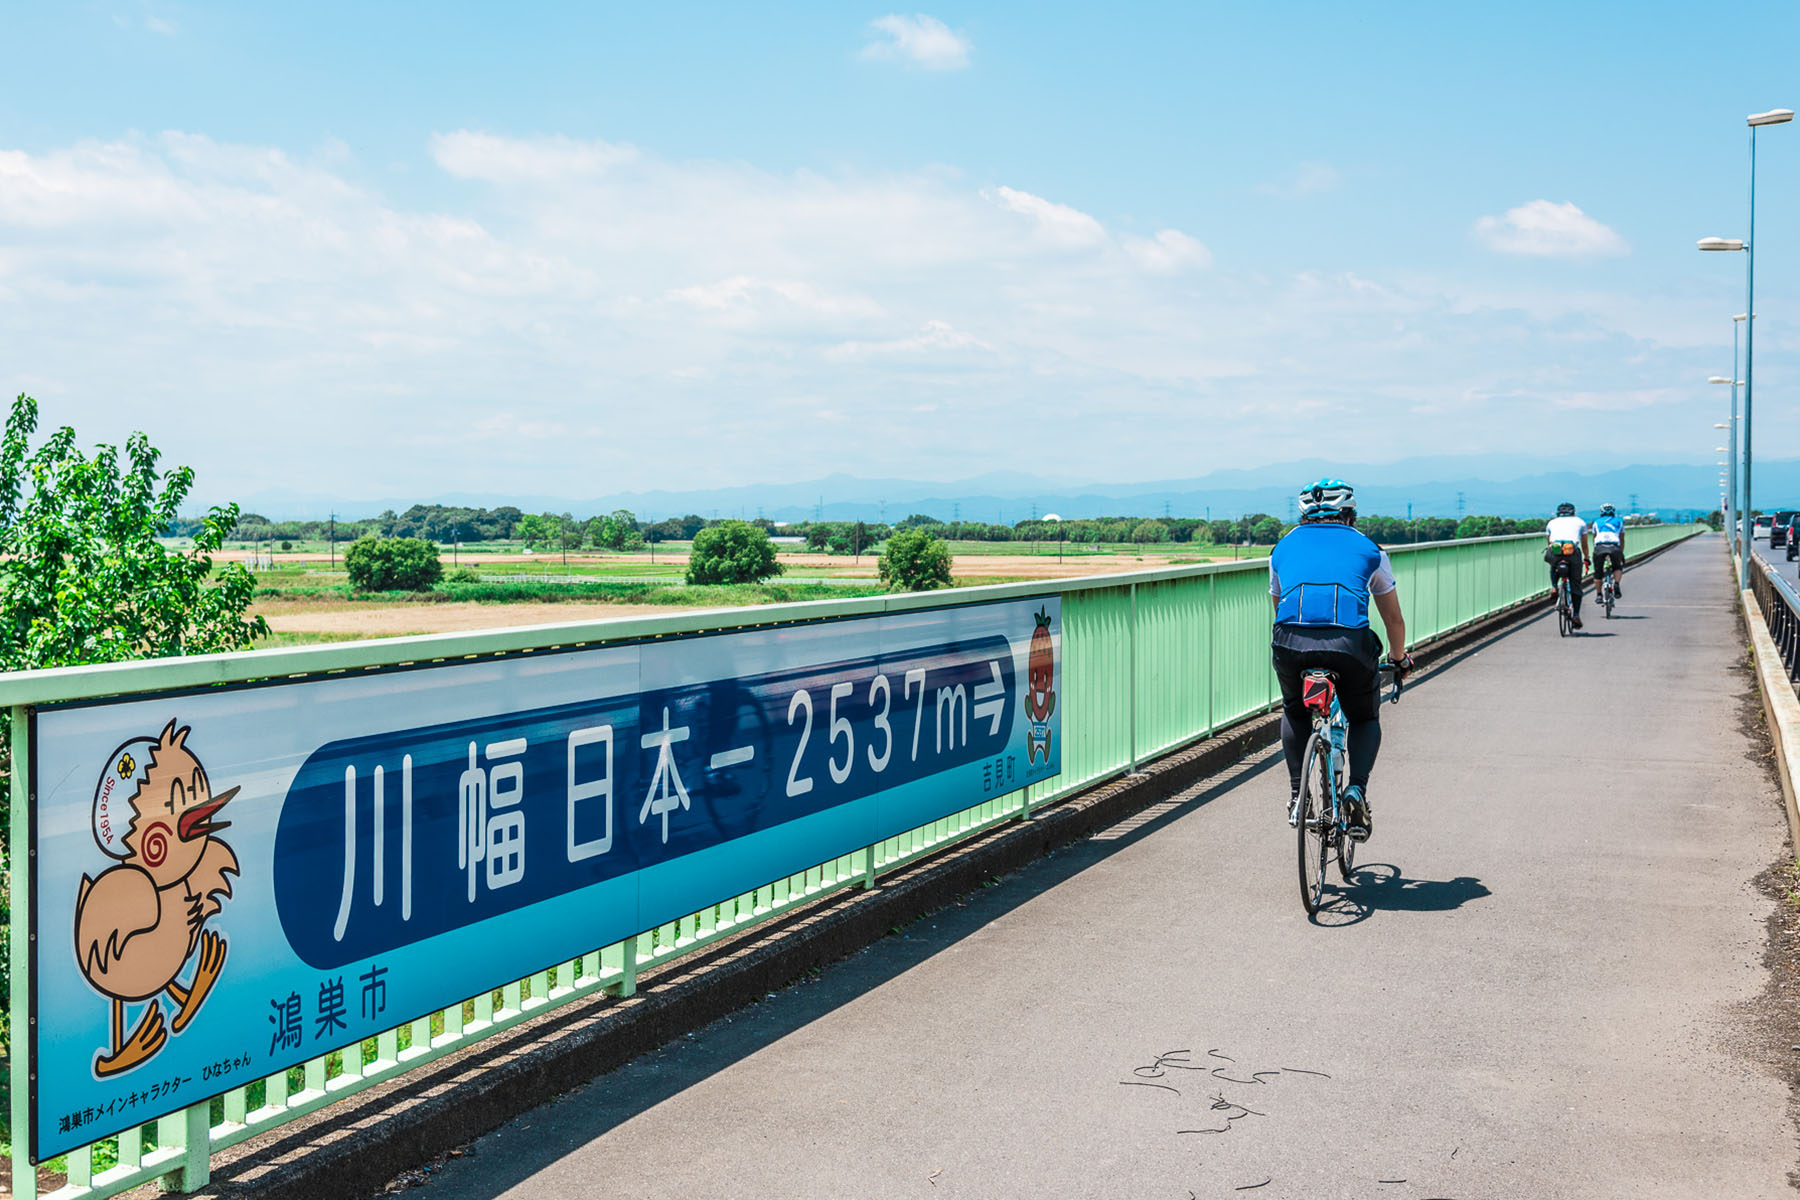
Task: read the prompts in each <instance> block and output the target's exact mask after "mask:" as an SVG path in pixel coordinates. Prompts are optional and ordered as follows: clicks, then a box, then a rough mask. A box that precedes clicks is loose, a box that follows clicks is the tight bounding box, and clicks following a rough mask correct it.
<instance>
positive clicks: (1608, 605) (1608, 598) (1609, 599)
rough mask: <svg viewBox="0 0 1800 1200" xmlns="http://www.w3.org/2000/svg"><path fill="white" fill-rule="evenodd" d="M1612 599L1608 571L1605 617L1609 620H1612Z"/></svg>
mask: <svg viewBox="0 0 1800 1200" xmlns="http://www.w3.org/2000/svg"><path fill="white" fill-rule="evenodd" d="M1613 599H1614V597H1613V583H1612V574H1611V572H1608V573H1607V576H1606V619H1607V620H1609V621H1610V620H1612V606H1613Z"/></svg>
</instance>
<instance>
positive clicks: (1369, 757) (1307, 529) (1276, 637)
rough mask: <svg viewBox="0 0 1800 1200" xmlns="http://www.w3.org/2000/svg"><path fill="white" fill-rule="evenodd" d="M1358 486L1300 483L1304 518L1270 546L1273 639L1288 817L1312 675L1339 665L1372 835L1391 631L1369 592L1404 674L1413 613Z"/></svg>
mask: <svg viewBox="0 0 1800 1200" xmlns="http://www.w3.org/2000/svg"><path fill="white" fill-rule="evenodd" d="M1355 525H1356V493H1355V491H1354V490H1353V489H1352V488H1351V486H1350V485H1349V484H1347V483H1345V482H1344V481H1343V480H1341V479H1321V480H1319V481H1318V482H1317V483H1314V484H1312V485H1310V486H1309V487H1306V488H1305V489H1303V490H1302V491H1301V492H1300V524H1298V525H1296V526H1295V527H1294V528H1293V529H1291V530H1289V531H1288V533H1287V536H1285V537H1283V538H1282V539H1281V541H1280V542H1278V543H1276V546H1275V549H1274V551H1273V552H1272V553H1271V554H1270V555H1269V598H1270V599H1271V600H1272V601H1273V602H1274V604H1275V629H1274V633H1273V635H1272V637H1271V639H1270V648H1271V653H1272V654H1273V656H1274V659H1275V678H1276V679H1277V680H1278V681H1279V682H1280V684H1281V749H1282V751H1283V753H1284V754H1285V755H1286V756H1287V768H1288V786H1289V797H1288V824H1289V825H1293V824H1296V823H1297V821H1298V819H1299V818H1298V812H1299V800H1300V767H1301V761H1300V760H1301V757H1302V756H1303V755H1304V754H1305V753H1306V739H1307V735H1308V733H1310V731H1311V729H1312V722H1311V720H1310V719H1309V718H1308V716H1307V712H1306V704H1305V702H1304V701H1303V700H1302V698H1301V685H1302V678H1303V676H1304V675H1305V673H1306V671H1307V670H1308V669H1312V668H1316V669H1323V670H1327V671H1332V672H1335V673H1336V675H1337V694H1338V704H1339V705H1340V706H1341V707H1342V709H1343V712H1344V718H1345V720H1346V722H1347V723H1348V724H1349V743H1348V747H1349V751H1350V785H1349V787H1348V788H1346V789H1345V791H1344V800H1345V802H1346V804H1347V806H1348V808H1349V812H1350V817H1349V822H1350V823H1349V833H1350V836H1351V837H1353V838H1355V839H1356V840H1357V841H1362V840H1364V839H1366V838H1367V837H1368V836H1369V833H1370V831H1371V829H1372V828H1373V820H1374V814H1373V813H1372V812H1371V811H1370V808H1369V799H1368V788H1369V772H1370V771H1372V770H1373V769H1374V767H1375V756H1376V755H1377V754H1378V753H1379V752H1380V750H1381V676H1380V664H1381V653H1382V647H1381V640H1380V639H1379V638H1377V637H1376V636H1375V631H1374V630H1372V629H1370V628H1369V602H1370V601H1371V600H1373V601H1374V602H1375V611H1376V612H1377V613H1378V614H1379V615H1380V617H1381V622H1382V624H1383V626H1385V627H1386V629H1387V639H1388V640H1387V644H1388V647H1389V650H1388V659H1389V661H1390V662H1392V663H1393V664H1394V667H1395V669H1396V670H1397V671H1398V672H1400V673H1401V674H1404V673H1405V672H1406V671H1408V670H1410V669H1411V668H1412V658H1411V657H1410V656H1409V655H1408V654H1407V653H1406V619H1405V617H1403V616H1402V615H1401V612H1400V594H1399V593H1398V592H1397V591H1396V590H1395V589H1394V568H1393V564H1392V563H1390V562H1389V561H1388V556H1387V554H1386V553H1384V552H1383V551H1382V549H1381V547H1379V546H1377V545H1376V544H1375V543H1374V542H1372V541H1370V540H1369V539H1368V538H1366V537H1364V536H1363V535H1362V534H1361V533H1358V532H1357V531H1356V529H1355Z"/></svg>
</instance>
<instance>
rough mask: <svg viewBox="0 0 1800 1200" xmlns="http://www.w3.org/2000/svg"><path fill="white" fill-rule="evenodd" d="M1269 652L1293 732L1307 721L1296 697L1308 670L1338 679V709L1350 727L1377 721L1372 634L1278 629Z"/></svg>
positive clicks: (1376, 649)
mask: <svg viewBox="0 0 1800 1200" xmlns="http://www.w3.org/2000/svg"><path fill="white" fill-rule="evenodd" d="M1270 651H1271V653H1272V655H1273V657H1274V659H1275V681H1276V682H1277V683H1279V684H1280V685H1281V704H1282V707H1283V708H1284V709H1286V710H1287V714H1288V719H1289V720H1290V721H1292V722H1293V723H1294V727H1295V728H1296V729H1300V728H1304V727H1305V724H1306V720H1307V717H1306V705H1305V704H1304V703H1303V702H1302V701H1301V697H1300V693H1301V684H1302V681H1303V679H1304V677H1305V675H1306V672H1307V671H1308V670H1309V669H1318V670H1324V671H1331V672H1334V673H1335V674H1336V675H1337V677H1338V678H1337V695H1338V704H1339V706H1340V707H1342V708H1343V710H1344V717H1345V719H1347V720H1348V721H1349V722H1350V723H1351V724H1352V725H1359V724H1361V723H1362V722H1364V721H1379V720H1380V719H1381V673H1380V671H1381V668H1380V663H1381V639H1380V638H1378V637H1376V636H1375V631H1374V630H1373V629H1366V628H1365V629H1347V628H1342V627H1339V626H1332V625H1327V626H1311V627H1308V626H1303V625H1277V626H1275V634H1274V638H1273V644H1272V645H1271V646H1270Z"/></svg>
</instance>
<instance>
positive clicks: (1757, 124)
mask: <svg viewBox="0 0 1800 1200" xmlns="http://www.w3.org/2000/svg"><path fill="white" fill-rule="evenodd" d="M1793 119H1794V110H1793V109H1791V108H1773V109H1770V110H1769V111H1768V112H1761V113H1751V114H1750V115H1749V116H1748V117H1747V118H1745V120H1746V122H1747V123H1748V124H1749V126H1750V225H1749V228H1748V229H1746V230H1745V231H1744V233H1745V236H1744V238H1743V239H1742V240H1741V241H1740V240H1738V239H1736V238H1701V239H1700V242H1699V246H1700V249H1702V250H1742V251H1743V252H1744V313H1745V315H1746V317H1747V318H1748V319H1747V320H1745V322H1744V499H1743V512H1744V526H1745V528H1744V543H1743V545H1744V551H1743V554H1742V555H1741V556H1740V558H1739V560H1738V587H1739V588H1748V587H1749V586H1750V552H1751V551H1752V550H1753V549H1755V546H1756V535H1755V531H1756V525H1755V516H1754V513H1755V511H1756V509H1755V501H1754V498H1753V497H1754V494H1755V493H1754V491H1753V488H1752V478H1751V471H1752V467H1753V466H1754V464H1755V455H1754V453H1753V451H1752V441H1751V435H1752V432H1753V428H1754V422H1753V418H1752V415H1751V414H1752V412H1753V403H1754V400H1753V397H1754V392H1755V380H1756V366H1755V363H1756V131H1757V130H1758V129H1760V128H1761V127H1762V126H1764V125H1785V124H1787V123H1788V122H1789V121H1792V120H1793ZM1732 340H1733V341H1734V342H1735V341H1736V339H1735V338H1733V339H1732ZM1734 390H1735V389H1734Z"/></svg>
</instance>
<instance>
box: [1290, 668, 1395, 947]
mask: <svg viewBox="0 0 1800 1200" xmlns="http://www.w3.org/2000/svg"><path fill="white" fill-rule="evenodd" d="M1379 670H1380V672H1381V673H1384V674H1387V675H1388V676H1389V677H1390V678H1391V679H1392V681H1393V685H1394V686H1393V691H1392V692H1391V693H1390V694H1389V695H1388V696H1387V697H1385V699H1387V700H1388V701H1389V702H1390V703H1398V702H1399V699H1400V690H1401V680H1400V675H1399V672H1398V671H1396V670H1395V669H1394V668H1393V666H1392V665H1391V664H1389V663H1383V664H1381V666H1380V668H1379ZM1309 674H1312V673H1311V672H1309ZM1320 674H1324V675H1325V676H1326V677H1327V678H1331V679H1332V687H1331V703H1330V706H1329V707H1328V708H1326V709H1325V710H1324V711H1320V709H1319V707H1318V706H1316V705H1311V706H1309V707H1312V709H1313V713H1312V738H1311V739H1310V741H1312V742H1315V743H1317V745H1318V746H1319V747H1320V749H1322V751H1323V753H1324V768H1325V769H1324V772H1323V774H1324V781H1323V782H1324V787H1323V789H1322V794H1321V795H1319V797H1318V801H1319V807H1318V812H1317V813H1316V814H1314V813H1313V812H1311V811H1310V806H1306V805H1303V807H1302V811H1301V814H1300V817H1301V820H1300V823H1299V826H1298V829H1299V837H1300V862H1301V868H1300V892H1301V899H1302V901H1303V902H1304V904H1305V906H1306V911H1307V913H1308V914H1315V913H1316V912H1317V910H1318V908H1319V906H1320V905H1321V903H1322V901H1323V894H1324V887H1325V879H1324V875H1325V870H1326V863H1327V861H1328V860H1329V859H1330V857H1331V856H1332V854H1333V853H1334V852H1335V854H1336V856H1337V860H1338V873H1339V874H1340V876H1341V877H1342V878H1343V879H1344V880H1345V881H1346V882H1348V881H1349V879H1350V875H1351V872H1352V871H1353V870H1354V862H1355V858H1356V840H1355V839H1354V838H1352V837H1351V836H1350V826H1349V821H1348V820H1347V818H1346V814H1345V811H1344V786H1345V777H1346V775H1347V774H1348V767H1349V749H1348V741H1349V733H1350V723H1349V721H1348V720H1347V719H1346V718H1345V716H1344V710H1343V707H1342V706H1341V705H1340V704H1339V702H1338V693H1337V688H1336V685H1335V677H1332V676H1331V675H1330V673H1329V672H1321V673H1320ZM1315 761H1317V759H1316V758H1313V757H1312V756H1311V754H1310V752H1309V759H1308V763H1307V764H1306V767H1305V770H1306V771H1307V772H1308V773H1310V772H1311V771H1312V765H1311V764H1312V762H1315ZM1310 786H1311V783H1310V781H1308V780H1306V779H1305V778H1303V779H1302V787H1303V788H1306V787H1310ZM1309 836H1314V837H1316V838H1317V839H1318V841H1317V847H1318V850H1317V854H1318V857H1317V866H1318V875H1317V883H1316V885H1314V884H1309V882H1308V878H1307V863H1308V862H1309V861H1311V856H1310V853H1309V850H1308V843H1307V839H1308V837H1309Z"/></svg>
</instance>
